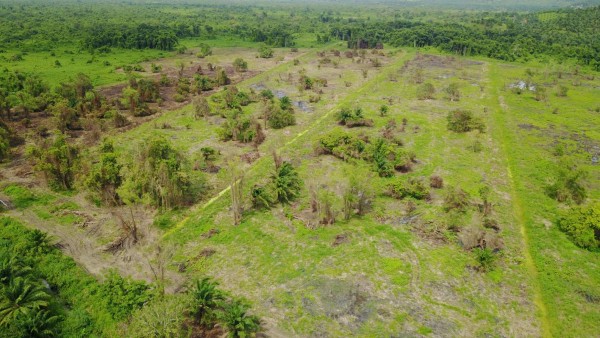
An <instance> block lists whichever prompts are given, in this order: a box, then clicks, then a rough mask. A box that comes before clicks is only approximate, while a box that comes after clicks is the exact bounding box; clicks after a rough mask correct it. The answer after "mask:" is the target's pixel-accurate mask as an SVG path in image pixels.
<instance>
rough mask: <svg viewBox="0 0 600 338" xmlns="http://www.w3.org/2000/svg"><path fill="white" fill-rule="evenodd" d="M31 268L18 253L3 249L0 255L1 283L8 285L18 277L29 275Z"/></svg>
mask: <svg viewBox="0 0 600 338" xmlns="http://www.w3.org/2000/svg"><path fill="white" fill-rule="evenodd" d="M30 272H31V268H30V267H28V266H27V265H25V263H23V261H22V260H21V259H20V258H19V257H18V256H16V255H14V254H13V255H11V254H9V253H8V252H6V251H3V252H2V254H1V255H0V284H4V285H7V284H9V282H10V281H11V280H13V279H14V278H16V277H24V276H27V275H28V274H29V273H30Z"/></svg>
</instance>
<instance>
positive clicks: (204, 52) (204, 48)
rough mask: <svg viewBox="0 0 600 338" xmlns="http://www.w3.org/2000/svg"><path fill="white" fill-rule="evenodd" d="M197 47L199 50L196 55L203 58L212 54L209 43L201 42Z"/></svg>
mask: <svg viewBox="0 0 600 338" xmlns="http://www.w3.org/2000/svg"><path fill="white" fill-rule="evenodd" d="M198 47H200V51H199V52H198V53H197V54H196V56H197V57H199V58H204V57H207V56H209V55H212V49H211V48H210V46H209V45H207V44H205V43H201V44H200V45H199V46H198Z"/></svg>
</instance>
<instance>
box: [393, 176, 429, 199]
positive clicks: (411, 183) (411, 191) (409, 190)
mask: <svg viewBox="0 0 600 338" xmlns="http://www.w3.org/2000/svg"><path fill="white" fill-rule="evenodd" d="M388 191H389V194H390V195H391V196H392V197H394V198H397V199H403V198H407V197H410V198H414V199H416V200H424V199H428V198H429V188H428V187H427V186H426V185H425V183H424V182H423V179H422V178H416V177H411V178H409V179H407V180H404V179H397V180H395V181H394V182H393V183H390V184H389V185H388Z"/></svg>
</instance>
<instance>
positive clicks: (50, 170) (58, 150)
mask: <svg viewBox="0 0 600 338" xmlns="http://www.w3.org/2000/svg"><path fill="white" fill-rule="evenodd" d="M27 153H28V155H29V157H30V158H31V159H32V160H33V162H34V169H35V170H37V171H40V172H42V173H43V174H44V177H45V178H46V181H47V182H48V184H49V185H50V187H52V188H54V189H65V190H70V189H71V188H73V182H74V180H75V172H76V170H77V164H78V153H79V151H78V149H77V148H76V147H75V146H71V145H70V144H69V143H68V142H67V139H66V136H65V135H64V134H62V133H58V134H56V135H55V136H54V137H53V139H52V140H46V139H44V140H42V141H41V142H40V143H39V144H38V145H36V146H33V147H31V148H29V149H28V151H27Z"/></svg>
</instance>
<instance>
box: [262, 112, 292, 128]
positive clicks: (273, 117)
mask: <svg viewBox="0 0 600 338" xmlns="http://www.w3.org/2000/svg"><path fill="white" fill-rule="evenodd" d="M268 120H269V126H270V127H271V128H273V129H281V128H285V127H287V126H292V125H294V124H296V117H295V116H294V112H293V110H291V109H277V108H275V109H273V110H272V111H271V113H270V114H269V119H268Z"/></svg>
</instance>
